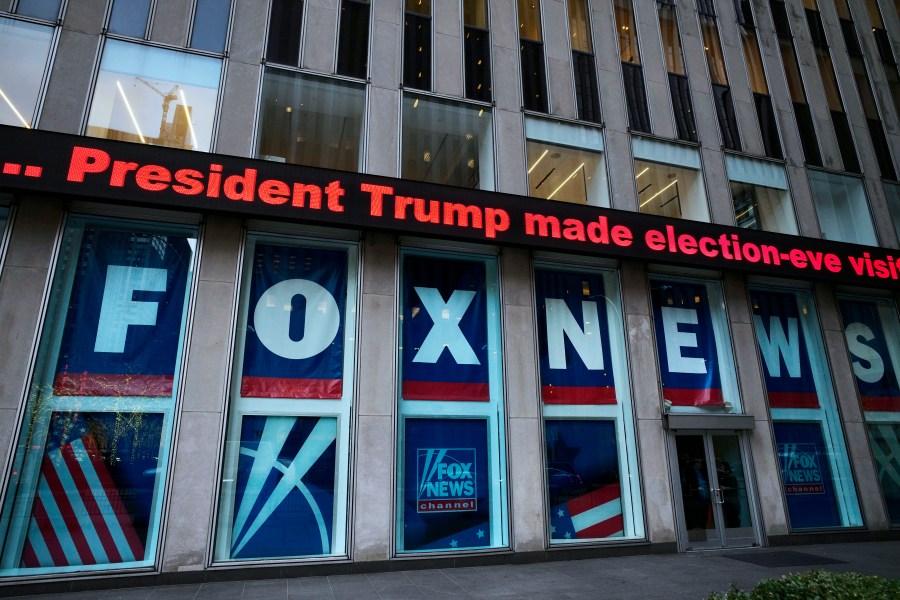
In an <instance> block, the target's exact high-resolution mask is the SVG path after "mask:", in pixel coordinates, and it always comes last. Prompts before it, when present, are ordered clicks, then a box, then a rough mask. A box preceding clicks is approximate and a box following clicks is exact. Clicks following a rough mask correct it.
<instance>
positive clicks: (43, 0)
mask: <svg viewBox="0 0 900 600" xmlns="http://www.w3.org/2000/svg"><path fill="white" fill-rule="evenodd" d="M60 4H62V0H19V2H18V3H17V4H16V14H19V15H25V16H27V17H35V18H36V19H44V20H46V21H56V20H57V19H58V18H59V7H60Z"/></svg>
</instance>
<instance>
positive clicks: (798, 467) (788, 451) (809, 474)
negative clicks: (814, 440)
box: [781, 444, 825, 494]
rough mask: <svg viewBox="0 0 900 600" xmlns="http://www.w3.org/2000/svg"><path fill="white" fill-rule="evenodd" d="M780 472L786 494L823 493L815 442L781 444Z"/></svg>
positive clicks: (823, 485) (823, 483)
mask: <svg viewBox="0 0 900 600" xmlns="http://www.w3.org/2000/svg"><path fill="white" fill-rule="evenodd" d="M781 473H782V477H784V488H785V492H787V493H788V494H824V493H825V482H824V480H823V478H822V469H821V468H820V467H819V453H818V452H817V450H816V445H815V444H781Z"/></svg>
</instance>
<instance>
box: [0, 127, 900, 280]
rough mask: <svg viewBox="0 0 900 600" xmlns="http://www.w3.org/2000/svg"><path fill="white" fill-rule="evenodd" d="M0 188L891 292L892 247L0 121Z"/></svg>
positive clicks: (896, 267) (896, 274)
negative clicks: (82, 135)
mask: <svg viewBox="0 0 900 600" xmlns="http://www.w3.org/2000/svg"><path fill="white" fill-rule="evenodd" d="M0 139H3V144H2V146H0V189H9V190H15V189H19V190H28V191H35V192H43V193H53V194H58V193H61V194H74V195H79V196H84V197H88V198H94V199H106V200H112V201H115V202H119V203H128V204H136V205H143V206H161V207H167V208H179V209H186V210H194V211H215V212H227V213H232V214H240V215H245V216H250V215H252V216H254V217H261V218H267V217H268V218H276V219H279V220H290V221H297V222H306V223H316V224H322V225H332V226H341V227H354V228H365V229H381V230H387V231H392V232H396V233H403V234H414V235H427V236H432V237H433V236H440V237H446V238H452V239H459V240H469V241H481V242H491V243H502V244H511V245H519V246H526V247H539V248H541V249H544V250H559V251H565V252H576V253H581V254H590V255H599V256H610V257H614V258H625V259H640V260H649V261H654V262H668V263H677V264H683V265H689V266H694V267H700V268H713V269H733V270H740V271H746V272H752V273H760V274H766V275H775V276H782V277H794V278H796V277H803V278H814V279H823V280H830V281H834V282H842V283H852V284H857V285H869V286H871V285H876V286H879V287H891V288H900V252H897V251H892V250H890V249H885V248H877V247H869V246H860V245H856V244H845V243H840V242H834V241H829V240H821V239H815V238H804V237H797V236H787V235H781V234H775V233H769V232H763V231H757V230H749V229H740V228H737V227H728V226H723V225H713V224H710V223H701V222H697V221H688V220H680V219H670V218H665V217H658V216H655V215H645V214H640V213H635V212H630V211H620V210H612V209H602V208H597V207H592V206H585V205H576V204H569V203H563V202H550V201H546V200H539V199H536V198H529V197H525V196H515V195H511V194H500V193H494V192H483V191H478V190H470V189H464V188H455V187H449V186H441V185H435V184H429V183H421V182H413V181H406V180H402V179H391V178H387V177H378V176H375V175H365V174H360V173H348V172H344V171H332V170H327V169H318V168H313V167H301V166H296V165H286V164H282V163H273V162H267V161H261V160H251V159H246V158H239V157H231V156H223V155H213V154H204V153H200V152H190V151H185V150H176V149H170V148H160V147H155V146H146V145H141V144H129V143H124V142H114V141H109V140H102V139H93V138H85V137H81V136H71V135H65V134H59V133H52V132H46V131H34V130H26V129H21V128H16V127H8V126H0Z"/></svg>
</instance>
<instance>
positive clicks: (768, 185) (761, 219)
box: [725, 154, 797, 235]
mask: <svg viewBox="0 0 900 600" xmlns="http://www.w3.org/2000/svg"><path fill="white" fill-rule="evenodd" d="M725 166H726V168H727V169H728V179H729V180H730V183H731V198H732V200H733V201H734V220H735V222H736V223H737V225H738V227H746V228H748V229H762V230H765V231H776V232H778V233H788V234H792V235H797V220H796V218H795V217H794V211H793V204H792V202H791V194H790V191H788V184H787V176H786V175H785V172H784V167H783V166H781V165H780V164H776V163H770V162H764V161H761V160H753V159H751V158H745V157H743V156H735V155H732V154H726V155H725Z"/></svg>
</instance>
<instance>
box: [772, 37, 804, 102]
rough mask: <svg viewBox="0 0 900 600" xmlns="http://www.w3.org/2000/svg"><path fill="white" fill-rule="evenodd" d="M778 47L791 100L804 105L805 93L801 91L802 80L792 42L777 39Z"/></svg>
mask: <svg viewBox="0 0 900 600" xmlns="http://www.w3.org/2000/svg"><path fill="white" fill-rule="evenodd" d="M778 47H779V48H780V49H781V62H782V63H783V64H784V75H785V77H787V84H788V91H789V92H790V93H791V100H793V101H794V102H803V103H804V104H806V92H805V91H804V89H803V79H802V78H801V77H800V65H799V64H798V63H797V55H796V54H795V53H794V42H792V41H791V40H790V39H784V38H779V40H778Z"/></svg>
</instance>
